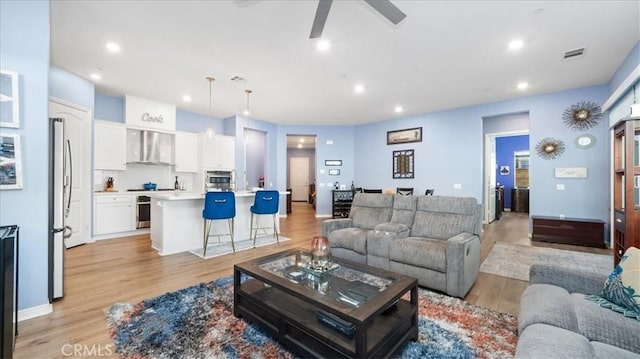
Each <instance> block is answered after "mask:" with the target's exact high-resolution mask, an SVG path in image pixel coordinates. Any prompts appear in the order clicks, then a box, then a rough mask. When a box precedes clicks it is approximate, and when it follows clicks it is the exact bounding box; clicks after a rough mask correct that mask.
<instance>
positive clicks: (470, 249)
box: [322, 193, 482, 298]
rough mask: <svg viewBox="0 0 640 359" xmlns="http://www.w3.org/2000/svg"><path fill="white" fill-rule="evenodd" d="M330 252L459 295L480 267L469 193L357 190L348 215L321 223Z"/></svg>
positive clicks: (477, 214) (478, 232)
mask: <svg viewBox="0 0 640 359" xmlns="http://www.w3.org/2000/svg"><path fill="white" fill-rule="evenodd" d="M322 232H323V235H324V236H326V237H327V238H329V242H330V243H331V255H332V256H334V257H338V258H343V259H347V260H351V261H355V262H359V263H365V264H368V265H371V266H374V267H378V268H382V269H387V270H391V271H394V272H398V273H402V274H406V275H409V276H412V277H415V278H418V283H419V284H420V285H421V286H425V287H428V288H432V289H435V290H439V291H442V292H445V293H447V294H449V295H452V296H456V297H460V298H463V297H464V296H465V294H466V293H467V292H468V291H469V289H471V287H472V286H473V284H474V283H475V280H476V278H477V276H478V270H479V268H480V240H481V237H482V207H481V206H480V205H479V204H478V202H477V200H476V199H475V198H462V197H447V196H403V195H392V194H370V193H358V194H356V195H355V197H354V199H353V203H352V205H351V212H350V214H349V218H340V219H331V220H325V221H323V222H322Z"/></svg>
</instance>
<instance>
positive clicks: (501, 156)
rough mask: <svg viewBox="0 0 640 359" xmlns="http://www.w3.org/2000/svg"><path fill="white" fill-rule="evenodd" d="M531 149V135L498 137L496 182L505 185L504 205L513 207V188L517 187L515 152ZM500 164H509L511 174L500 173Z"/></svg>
mask: <svg viewBox="0 0 640 359" xmlns="http://www.w3.org/2000/svg"><path fill="white" fill-rule="evenodd" d="M528 150H529V135H521V136H507V137H498V138H496V163H497V166H496V182H497V183H499V184H500V185H502V186H504V206H505V208H511V190H512V189H513V188H514V187H515V174H516V167H515V163H514V152H519V151H528ZM500 166H509V174H507V175H504V174H502V173H500Z"/></svg>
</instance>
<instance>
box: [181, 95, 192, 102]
mask: <svg viewBox="0 0 640 359" xmlns="http://www.w3.org/2000/svg"><path fill="white" fill-rule="evenodd" d="M182 101H184V102H191V96H189V95H184V96H182Z"/></svg>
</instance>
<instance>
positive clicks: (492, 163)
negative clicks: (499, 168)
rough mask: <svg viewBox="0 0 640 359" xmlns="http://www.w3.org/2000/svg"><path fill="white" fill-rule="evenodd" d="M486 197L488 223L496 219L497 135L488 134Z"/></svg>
mask: <svg viewBox="0 0 640 359" xmlns="http://www.w3.org/2000/svg"><path fill="white" fill-rule="evenodd" d="M486 171H487V173H486V178H487V180H486V185H487V188H486V191H487V192H486V194H487V195H486V199H487V203H486V205H485V210H486V213H485V219H486V221H487V223H491V222H493V221H495V220H496V137H495V136H487V161H486Z"/></svg>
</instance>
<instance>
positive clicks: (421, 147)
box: [318, 85, 609, 222]
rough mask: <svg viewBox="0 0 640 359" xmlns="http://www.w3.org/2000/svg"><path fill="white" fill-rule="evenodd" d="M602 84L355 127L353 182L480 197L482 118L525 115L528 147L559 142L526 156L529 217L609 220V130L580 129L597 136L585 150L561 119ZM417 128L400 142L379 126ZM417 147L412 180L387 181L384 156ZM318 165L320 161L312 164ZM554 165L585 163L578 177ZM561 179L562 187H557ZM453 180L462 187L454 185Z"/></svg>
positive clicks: (595, 96) (598, 97) (599, 98)
mask: <svg viewBox="0 0 640 359" xmlns="http://www.w3.org/2000/svg"><path fill="white" fill-rule="evenodd" d="M607 93H608V87H607V85H599V86H591V87H585V88H579V89H573V90H568V91H563V92H557V93H551V94H543V95H536V96H529V97H521V98H518V99H513V100H508V101H501V102H494V103H487V104H481V105H476V106H469V107H464V108H458V109H451V110H447V111H441V112H434V113H427V114H422V115H418V116H412V117H407V118H402V119H398V120H389V121H383V122H378V123H373V124H367V125H362V126H358V127H357V129H356V132H357V134H358V135H357V136H355V137H354V144H355V145H354V146H355V148H354V158H355V159H356V164H355V180H356V183H360V184H362V185H363V186H364V187H377V188H380V187H382V188H395V187H400V186H402V187H414V188H416V190H417V192H418V193H420V192H424V189H425V188H435V189H436V194H443V195H454V196H470V197H475V198H476V199H478V201H479V202H482V198H483V188H482V187H483V185H482V184H483V165H482V163H483V132H484V131H483V121H482V119H483V118H487V117H491V116H496V115H500V114H511V113H526V112H528V113H529V119H530V121H529V135H530V138H531V141H530V142H531V143H532V144H535V143H537V142H538V141H540V140H541V139H542V138H544V137H549V136H551V137H555V138H558V139H560V140H562V141H563V142H564V143H565V145H566V150H565V153H564V155H563V156H561V157H559V158H557V159H555V160H544V159H541V158H539V157H537V156H535V155H534V156H532V157H531V161H530V165H531V173H530V182H531V183H530V190H531V192H530V193H531V198H530V211H531V214H533V215H551V216H557V215H560V214H564V215H566V216H567V217H569V216H570V217H583V218H597V219H602V220H605V221H607V222H608V221H609V214H608V207H609V173H608V161H609V132H608V128H607V124H606V123H605V122H606V121H604V120H603V121H601V123H600V124H598V125H597V126H596V127H593V128H591V129H589V130H588V131H585V132H586V133H590V134H592V135H594V136H595V137H596V138H597V143H596V146H595V147H593V148H591V149H589V150H581V149H577V148H576V147H575V146H574V145H573V143H574V140H575V138H576V137H577V136H578V135H580V134H581V133H583V132H578V131H574V130H572V129H569V128H567V127H566V126H565V125H564V124H563V123H562V113H563V111H564V110H565V109H566V108H567V107H569V106H571V105H573V104H575V103H577V102H580V101H593V102H595V103H598V104H602V103H603V102H604V100H605V99H606V96H607ZM419 126H421V127H423V141H422V142H418V143H408V144H402V145H390V146H388V145H387V144H386V140H385V139H386V131H389V130H398V129H403V128H412V127H419ZM400 149H414V150H415V151H416V165H417V168H416V178H415V179H413V180H394V179H392V177H391V176H392V174H391V157H392V152H393V151H394V150H400ZM318 163H320V162H318ZM556 167H587V169H588V172H589V176H588V178H584V179H572V180H565V179H563V180H559V179H556V178H554V169H555V168H556ZM558 183H563V184H565V186H566V190H565V191H557V190H556V184H558ZM454 184H460V185H461V186H462V188H461V189H454V188H453V185H454Z"/></svg>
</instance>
